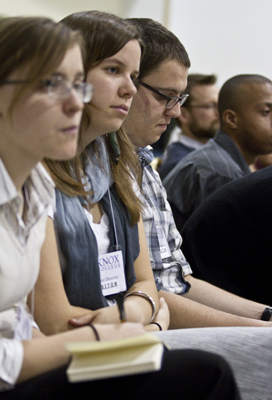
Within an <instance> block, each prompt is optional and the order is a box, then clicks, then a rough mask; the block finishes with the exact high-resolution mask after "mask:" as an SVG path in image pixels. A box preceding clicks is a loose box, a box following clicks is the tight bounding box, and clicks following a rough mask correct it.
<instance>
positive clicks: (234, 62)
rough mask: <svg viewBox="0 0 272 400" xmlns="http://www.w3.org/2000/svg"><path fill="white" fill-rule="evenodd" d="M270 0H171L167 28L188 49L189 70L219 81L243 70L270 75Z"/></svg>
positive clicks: (271, 62)
mask: <svg viewBox="0 0 272 400" xmlns="http://www.w3.org/2000/svg"><path fill="white" fill-rule="evenodd" d="M271 16H272V1H271V0H172V1H171V9H170V19H169V29H171V30H172V31H173V32H174V33H175V34H176V35H177V36H178V37H179V39H180V40H181V42H182V43H183V44H184V46H185V48H186V50H187V51H188V53H189V56H190V59H191V62H192V67H191V72H200V73H216V74H217V75H218V78H219V83H220V84H222V83H224V81H225V80H227V79H228V78H230V77H232V76H234V75H237V74H243V73H257V74H262V75H265V76H267V77H268V78H270V79H272V48H271V47H272V46H271V42H270V40H271V38H272V21H271Z"/></svg>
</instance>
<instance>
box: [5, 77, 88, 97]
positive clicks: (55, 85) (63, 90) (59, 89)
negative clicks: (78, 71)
mask: <svg viewBox="0 0 272 400" xmlns="http://www.w3.org/2000/svg"><path fill="white" fill-rule="evenodd" d="M30 82H31V81H30V80H5V81H0V85H13V84H15V85H16V84H25V83H30ZM40 82H41V84H42V85H44V86H45V87H46V88H47V91H48V94H49V96H52V97H55V98H60V99H65V98H67V97H68V96H69V95H70V93H71V91H72V90H73V89H74V90H75V91H76V92H77V94H78V96H79V97H80V99H81V100H82V102H83V103H89V102H90V101H91V98H92V96H93V85H92V84H91V83H87V82H75V83H74V82H71V81H69V80H68V79H67V78H65V77H63V76H61V75H57V76H53V77H52V78H51V79H43V80H41V81H40Z"/></svg>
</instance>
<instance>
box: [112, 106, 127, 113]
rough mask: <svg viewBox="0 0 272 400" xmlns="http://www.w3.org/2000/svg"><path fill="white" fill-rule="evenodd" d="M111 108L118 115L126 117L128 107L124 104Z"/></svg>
mask: <svg viewBox="0 0 272 400" xmlns="http://www.w3.org/2000/svg"><path fill="white" fill-rule="evenodd" d="M112 108H114V109H115V110H116V111H117V112H118V113H120V114H122V115H124V116H127V114H128V111H129V107H128V106H127V105H125V104H120V105H118V106H112Z"/></svg>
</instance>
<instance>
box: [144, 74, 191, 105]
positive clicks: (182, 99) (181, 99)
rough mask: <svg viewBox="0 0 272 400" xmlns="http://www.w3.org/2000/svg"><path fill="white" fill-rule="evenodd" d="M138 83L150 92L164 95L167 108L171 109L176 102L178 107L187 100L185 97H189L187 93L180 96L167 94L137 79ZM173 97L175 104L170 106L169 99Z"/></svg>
mask: <svg viewBox="0 0 272 400" xmlns="http://www.w3.org/2000/svg"><path fill="white" fill-rule="evenodd" d="M137 82H138V83H139V84H140V85H142V86H144V87H145V88H146V89H148V90H151V92H153V93H156V94H158V95H160V96H162V97H164V98H165V99H166V104H165V108H167V109H168V110H171V109H172V108H174V107H175V106H176V105H177V104H178V103H179V105H180V107H181V106H182V105H183V104H184V103H185V101H186V100H187V98H188V97H189V95H188V94H183V95H182V96H173V97H171V96H167V94H165V93H163V92H161V91H160V90H158V89H155V88H154V87H152V86H150V85H148V84H147V83H145V82H143V81H140V80H138V81H137ZM173 99H175V104H173V105H172V106H170V107H169V106H168V104H169V102H170V101H171V100H173Z"/></svg>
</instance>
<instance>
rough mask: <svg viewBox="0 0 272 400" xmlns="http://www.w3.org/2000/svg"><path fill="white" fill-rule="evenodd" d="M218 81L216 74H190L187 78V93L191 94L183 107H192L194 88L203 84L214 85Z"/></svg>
mask: <svg viewBox="0 0 272 400" xmlns="http://www.w3.org/2000/svg"><path fill="white" fill-rule="evenodd" d="M216 81H217V77H216V75H214V74H212V75H204V74H189V75H188V78H187V87H186V93H188V94H189V97H188V99H187V100H186V102H185V103H184V104H183V107H187V108H189V107H190V104H191V101H192V97H191V96H192V89H193V88H194V87H195V86H198V85H202V86H206V85H214V84H215V83H216Z"/></svg>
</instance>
